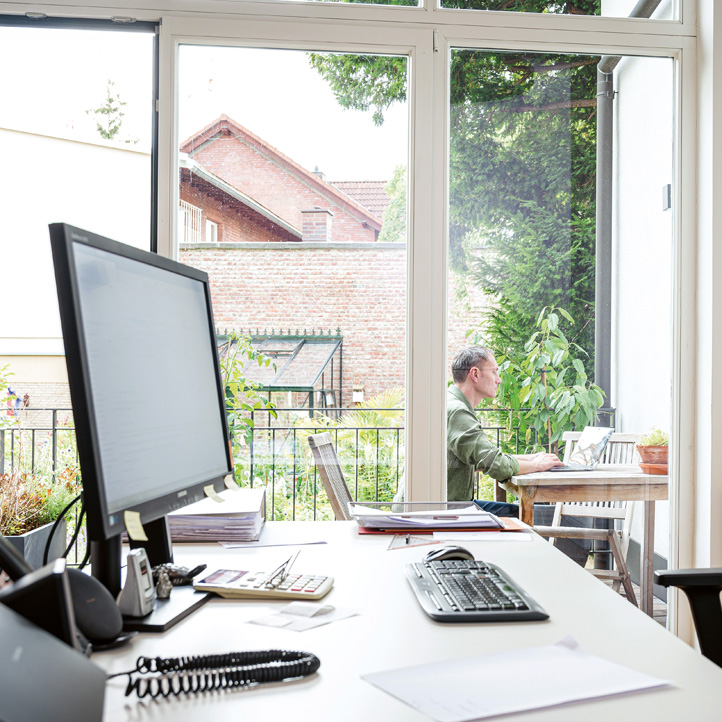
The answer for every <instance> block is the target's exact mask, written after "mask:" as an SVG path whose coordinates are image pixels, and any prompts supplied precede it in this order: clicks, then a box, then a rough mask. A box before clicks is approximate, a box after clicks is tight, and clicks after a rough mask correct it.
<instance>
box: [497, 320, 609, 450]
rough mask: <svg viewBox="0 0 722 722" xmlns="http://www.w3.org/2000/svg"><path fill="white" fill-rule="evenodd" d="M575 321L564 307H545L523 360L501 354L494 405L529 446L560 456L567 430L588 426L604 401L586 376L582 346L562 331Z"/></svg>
mask: <svg viewBox="0 0 722 722" xmlns="http://www.w3.org/2000/svg"><path fill="white" fill-rule="evenodd" d="M563 320H564V321H566V322H567V323H569V324H571V325H573V324H574V320H573V319H572V317H571V316H570V315H569V313H567V312H566V311H565V310H564V309H562V308H553V307H549V308H544V309H542V311H541V313H540V314H539V316H538V318H537V324H536V325H537V328H538V330H537V331H535V332H534V333H533V334H532V336H531V338H530V339H529V340H528V341H527V342H526V344H525V346H524V354H525V355H524V356H521V357H517V356H511V355H503V354H500V356H499V358H497V361H498V362H499V375H500V376H501V381H502V382H501V385H500V386H499V391H498V393H497V396H496V404H495V405H496V407H497V408H499V407H501V408H503V409H506V410H505V411H504V412H503V413H504V414H506V415H507V420H506V424H507V428H509V429H513V428H515V427H517V426H518V427H519V435H520V438H522V439H523V440H524V441H525V442H526V444H527V448H532V449H537V450H538V449H540V448H546V449H548V450H549V451H553V452H555V453H558V450H559V440H560V439H561V437H562V434H563V433H564V432H565V431H573V430H576V429H581V428H583V427H585V426H589V425H591V424H593V423H594V421H595V420H596V418H597V414H598V410H599V408H600V407H601V406H602V404H603V403H604V396H603V392H602V390H601V389H600V388H599V387H598V386H597V385H596V384H594V383H592V382H591V381H589V379H588V378H587V374H586V371H585V369H584V363H583V362H582V360H581V358H579V356H580V355H584V353H585V352H584V351H583V349H582V348H581V347H579V346H577V345H576V344H575V343H573V342H571V341H569V339H568V338H567V336H566V334H565V333H564V332H563V331H562V328H561V324H562V322H563Z"/></svg>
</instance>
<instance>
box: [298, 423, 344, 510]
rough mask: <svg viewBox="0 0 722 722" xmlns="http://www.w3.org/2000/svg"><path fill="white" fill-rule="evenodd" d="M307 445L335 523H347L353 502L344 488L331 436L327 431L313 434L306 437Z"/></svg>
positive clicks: (342, 476) (341, 472) (341, 471)
mask: <svg viewBox="0 0 722 722" xmlns="http://www.w3.org/2000/svg"><path fill="white" fill-rule="evenodd" d="M308 445H309V446H310V447H311V451H312V452H313V458H314V461H315V462H316V467H317V468H318V473H319V475H320V476H321V481H323V488H324V489H325V490H326V496H328V500H329V502H331V508H332V509H333V513H334V514H335V515H336V521H348V520H349V519H351V518H352V517H351V513H350V512H349V510H348V503H349V502H350V501H353V498H352V496H351V492H350V491H349V489H348V486H346V479H345V478H344V475H343V469H342V468H341V464H340V463H339V460H338V456H336V449H335V448H334V446H333V439H332V438H331V434H329V433H328V431H325V432H324V433H322V434H313V435H311V436H309V437H308Z"/></svg>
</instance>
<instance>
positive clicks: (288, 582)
mask: <svg viewBox="0 0 722 722" xmlns="http://www.w3.org/2000/svg"><path fill="white" fill-rule="evenodd" d="M193 587H194V588H195V589H197V590H198V591H200V592H215V593H216V594H218V595H220V596H221V597H224V598H225V599H321V598H322V597H325V596H326V595H327V594H328V593H329V592H330V591H331V587H333V577H327V576H323V575H319V574H291V573H288V574H286V575H285V576H281V575H279V574H278V572H277V570H276V571H274V572H270V573H269V572H247V571H240V570H237V569H218V570H217V571H215V572H213V573H212V574H209V575H208V576H206V577H204V578H203V579H201V580H200V581H198V582H194V583H193Z"/></svg>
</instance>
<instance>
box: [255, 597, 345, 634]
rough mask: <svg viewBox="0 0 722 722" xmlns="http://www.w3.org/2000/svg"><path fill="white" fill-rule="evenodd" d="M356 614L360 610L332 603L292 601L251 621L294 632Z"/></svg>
mask: <svg viewBox="0 0 722 722" xmlns="http://www.w3.org/2000/svg"><path fill="white" fill-rule="evenodd" d="M356 614H358V612H357V611H356V610H355V609H348V608H346V609H335V608H334V607H332V606H331V605H330V604H317V603H315V602H291V603H290V604H288V605H286V606H285V607H282V608H281V610H280V611H279V612H278V613H276V614H269V615H268V616H266V617H259V618H258V619H251V620H250V622H249V623H250V624H260V625H262V626H265V627H283V628H284V629H289V630H291V631H292V632H305V631H306V630H307V629H313V628H314V627H320V626H322V625H324V624H330V623H331V622H338V621H339V620H341V619H346V618H347V617H353V616H355V615H356Z"/></svg>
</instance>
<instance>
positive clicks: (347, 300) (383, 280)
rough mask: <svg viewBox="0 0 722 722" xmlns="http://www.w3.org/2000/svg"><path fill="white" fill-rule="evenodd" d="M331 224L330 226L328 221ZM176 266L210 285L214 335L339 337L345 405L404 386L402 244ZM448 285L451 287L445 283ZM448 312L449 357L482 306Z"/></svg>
mask: <svg viewBox="0 0 722 722" xmlns="http://www.w3.org/2000/svg"><path fill="white" fill-rule="evenodd" d="M334 221H335V219H334ZM180 260H181V261H182V262H183V263H187V264H188V265H191V266H195V267H196V268H200V269H202V270H204V271H206V272H207V273H208V274H209V275H210V277H211V284H212V294H213V311H214V315H215V320H216V325H217V326H218V328H220V329H226V328H228V329H248V328H252V329H256V328H258V329H260V330H261V332H263V331H264V330H267V331H268V332H269V333H270V331H271V329H275V330H276V332H278V331H280V330H281V329H284V330H289V329H290V330H291V331H295V330H296V329H299V330H303V329H306V330H307V331H308V332H310V331H311V330H312V329H315V330H316V331H319V330H324V331H325V332H328V331H329V330H331V331H335V330H336V329H337V328H340V329H341V333H342V335H343V377H344V405H348V404H350V400H351V399H350V392H351V389H352V387H353V385H362V386H363V387H364V392H365V397H366V398H367V399H368V398H369V397H370V396H373V395H375V394H378V393H380V392H381V391H383V390H385V389H388V388H391V387H393V386H403V385H404V382H405V344H406V263H407V258H406V247H405V246H404V245H402V244H396V243H394V244H379V243H369V244H353V245H348V244H343V243H336V244H306V243H296V244H292V245H291V244H283V243H276V244H272V245H267V246H263V245H253V244H248V245H245V244H240V245H234V246H205V247H199V246H191V245H189V246H183V247H182V248H181V251H180ZM450 284H451V281H450ZM455 297H456V293H455V292H454V289H453V287H451V288H450V290H449V298H450V299H451V303H452V308H451V313H450V323H449V334H448V342H449V352H450V353H451V354H454V353H455V352H456V351H457V350H458V349H459V348H461V347H462V346H463V345H465V343H466V341H465V336H464V334H465V331H466V329H467V328H468V327H469V326H471V325H472V324H474V323H477V322H478V320H479V318H478V313H479V310H480V308H481V303H482V302H481V299H479V298H476V299H474V301H473V306H472V308H471V309H470V310H469V309H462V308H461V306H460V305H459V303H458V302H456V301H454V300H453V299H455Z"/></svg>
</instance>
